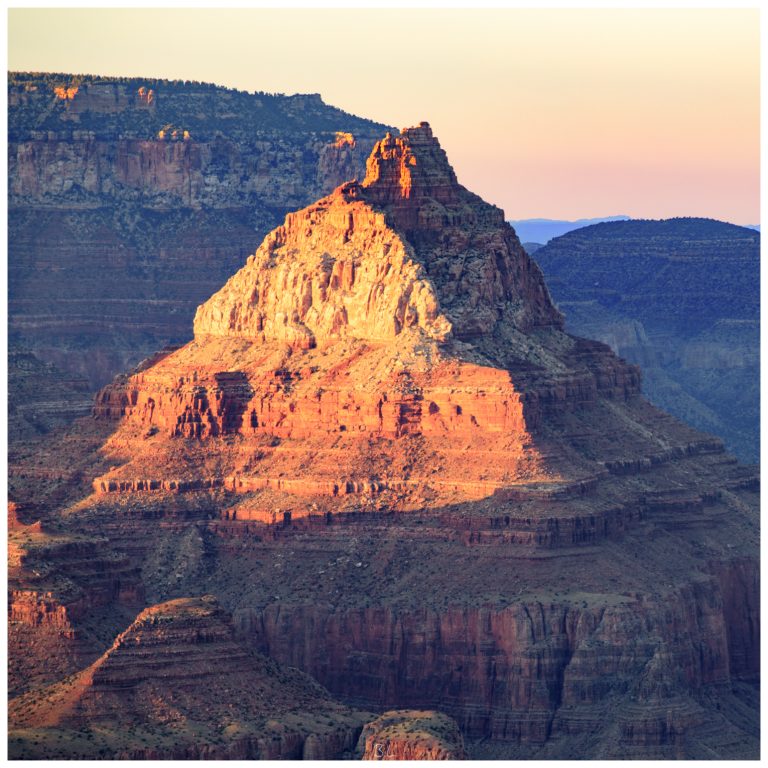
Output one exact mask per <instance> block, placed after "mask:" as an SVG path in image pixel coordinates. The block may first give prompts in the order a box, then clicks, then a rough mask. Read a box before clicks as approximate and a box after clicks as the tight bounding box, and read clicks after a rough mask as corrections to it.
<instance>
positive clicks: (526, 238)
mask: <svg viewBox="0 0 768 768" xmlns="http://www.w3.org/2000/svg"><path fill="white" fill-rule="evenodd" d="M631 218H632V217H631V216H604V217H597V218H592V219H574V220H573V221H568V220H567V219H509V223H510V224H511V225H512V226H513V227H514V228H515V232H516V233H517V236H518V237H519V238H520V242H522V243H524V244H525V245H526V249H527V250H528V252H529V253H534V252H535V251H536V248H537V247H538V246H540V245H544V244H545V243H548V242H549V241H550V240H551V239H552V238H553V237H560V235H565V234H566V233H568V232H572V231H573V230H574V229H580V228H581V227H588V226H591V225H592V224H602V223H604V222H607V221H629V220H630V219H631ZM744 226H746V227H747V228H748V229H756V230H757V231H758V232H759V231H760V225H759V224H746V225H744ZM529 243H530V244H531V245H532V246H533V247H532V248H528V247H527V246H528V244H529Z"/></svg>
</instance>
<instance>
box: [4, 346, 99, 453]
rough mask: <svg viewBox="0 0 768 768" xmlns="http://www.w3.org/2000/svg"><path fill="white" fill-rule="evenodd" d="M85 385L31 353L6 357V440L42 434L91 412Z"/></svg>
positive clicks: (16, 352) (15, 352)
mask: <svg viewBox="0 0 768 768" xmlns="http://www.w3.org/2000/svg"><path fill="white" fill-rule="evenodd" d="M92 400H93V395H92V394H91V392H90V390H89V386H88V382H87V381H85V380H84V379H80V378H77V377H74V376H72V375H67V374H65V373H64V372H63V371H61V370H59V369H58V368H56V366H53V365H50V364H46V363H44V362H43V361H42V360H40V359H39V358H37V357H36V356H35V355H33V354H32V353H31V352H27V351H24V350H20V349H11V350H10V351H9V354H8V437H9V439H10V440H11V441H12V442H14V441H19V440H26V439H29V438H30V437H33V436H36V435H40V434H45V433H46V432H50V430H51V429H54V428H56V427H58V426H62V425H64V424H68V423H70V422H71V421H72V420H73V419H76V418H78V417H81V416H86V415H87V414H88V413H90V410H91V404H92Z"/></svg>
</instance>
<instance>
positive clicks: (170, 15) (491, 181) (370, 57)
mask: <svg viewBox="0 0 768 768" xmlns="http://www.w3.org/2000/svg"><path fill="white" fill-rule="evenodd" d="M758 14H759V12H758V11H757V10H756V9H714V8H705V9H671V8H662V9H597V8H592V9H552V8H550V9H541V10H529V9H519V8H507V9H498V8H497V9H486V10H467V9H421V10H416V9H412V8H411V9H404V8H400V9H386V10H385V9H362V8H357V9H349V8H347V9H324V10H323V9H312V10H310V9H299V8H293V9H284V10H277V9H243V8H239V9H228V10H211V9H202V8H190V9H184V8H173V9H162V10H161V9H146V8H145V9H139V8H130V9H116V8H113V9H97V8H92V9H64V8H55V9H50V8H47V9H46V8H39V9H33V8H24V9H11V10H9V16H8V68H9V69H11V70H31V71H37V72H44V71H49V72H50V71H56V72H73V73H83V74H85V73H88V74H100V75H125V76H140V77H161V78H174V79H176V78H178V79H184V80H201V81H206V82H213V83H217V84H220V85H225V86H229V87H234V88H240V89H243V90H247V91H256V90H261V91H269V92H281V93H289V94H291V93H320V94H321V95H322V97H323V99H324V100H325V101H326V103H329V104H333V105H334V106H337V107H341V108H342V109H344V110H346V111H348V112H352V113H354V114H357V115H360V116H362V117H368V118H371V119H374V120H378V121H380V122H383V123H386V124H389V125H394V126H397V127H405V126H409V125H415V124H417V123H418V122H420V121H421V120H427V121H429V122H430V124H431V125H432V128H433V130H434V132H435V134H436V135H437V137H438V138H439V139H440V143H441V144H442V146H443V148H444V149H445V150H446V152H447V153H448V157H449V159H450V161H451V163H452V164H453V166H454V168H455V170H456V173H457V175H458V178H459V181H460V182H461V183H462V184H464V185H465V186H466V187H468V188H469V189H471V190H472V191H474V192H477V193H478V194H479V195H481V196H482V197H483V198H485V199H486V200H488V201H489V202H492V203H495V204H496V205H499V206H501V207H502V208H503V209H504V211H505V213H506V216H507V218H509V219H523V218H532V217H546V218H562V219H576V218H586V217H596V216H609V215H627V216H631V217H636V218H668V217H671V216H707V217H712V218H717V219H723V220H726V221H732V222H735V223H738V224H756V223H759V207H760V206H759V176H760V128H759V117H760V99H759V96H760V93H759V53H760V45H759V31H760V24H759V16H758Z"/></svg>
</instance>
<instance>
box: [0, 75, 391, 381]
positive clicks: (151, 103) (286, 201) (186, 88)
mask: <svg viewBox="0 0 768 768" xmlns="http://www.w3.org/2000/svg"><path fill="white" fill-rule="evenodd" d="M8 98H9V147H8V158H9V160H8V162H9V168H8V170H9V173H8V176H9V220H8V225H9V235H10V236H9V248H10V251H9V336H10V339H11V341H12V343H15V344H17V345H19V346H21V347H23V348H24V349H25V350H29V351H31V352H33V353H34V354H36V355H37V356H39V357H40V358H41V359H43V360H44V361H45V362H48V363H54V364H56V365H57V366H58V367H59V368H61V369H62V370H63V371H65V372H66V373H67V374H69V375H75V376H78V377H83V378H85V379H86V380H87V381H88V382H89V385H90V387H91V389H92V390H94V389H96V388H98V387H100V386H102V385H103V384H105V383H106V382H107V381H109V380H110V379H111V378H112V377H113V376H114V375H115V374H116V373H118V372H120V371H123V370H127V369H130V368H131V367H132V366H133V365H135V364H136V363H137V362H139V361H140V360H141V359H142V358H144V357H146V356H147V355H149V354H151V353H153V352H154V351H155V350H156V349H159V348H160V347H162V346H164V345H165V344H167V343H178V342H183V341H187V340H189V338H190V337H191V323H192V318H193V316H194V313H195V308H196V307H197V305H198V304H200V303H201V302H202V301H203V300H205V299H206V298H208V297H209V296H210V295H211V293H213V292H214V291H215V290H217V289H218V288H219V287H220V286H221V284H222V283H223V282H224V281H225V280H226V278H227V277H229V276H230V275H231V274H232V273H233V272H234V271H235V270H236V269H237V267H238V266H240V265H241V264H242V261H243V259H244V257H245V256H246V255H247V254H248V253H250V252H251V251H252V249H253V247H254V245H255V244H256V243H258V242H259V240H260V239H261V238H262V237H263V236H264V235H265V234H266V233H267V232H268V231H269V230H270V229H272V228H273V227H274V226H276V225H277V224H278V223H279V221H280V220H281V219H282V217H283V216H284V215H285V213H286V212H287V211H289V210H293V209H295V208H298V207H301V206H302V205H306V204H307V203H309V202H311V201H312V200H315V199H317V198H318V197H320V196H321V195H323V194H325V193H327V192H329V191H330V190H332V189H333V188H334V187H336V186H338V185H339V184H341V183H342V182H344V181H347V180H349V179H352V178H355V177H356V176H359V177H362V175H363V173H364V162H365V158H366V157H367V155H368V153H369V152H370V150H371V147H372V146H373V143H374V140H375V139H376V138H378V136H379V135H380V133H381V131H382V130H383V128H384V126H380V125H377V124H375V123H373V122H370V121H367V120H363V119H361V118H357V117H354V116H353V115H349V114H347V113H344V112H342V111H341V110H338V109H335V108H333V107H330V106H327V105H326V104H324V103H323V102H322V100H321V99H320V97H319V96H317V95H296V96H276V95H271V94H264V93H257V94H248V93H243V92H239V91H234V90H231V89H226V88H217V87H215V86H212V85H207V84H204V83H189V82H187V83H184V82H181V81H176V82H173V81H163V80H140V79H120V78H97V77H90V76H89V77H74V76H72V75H65V74H61V75H35V74H25V73H11V75H10V76H9V84H8ZM62 286H65V288H64V289H62Z"/></svg>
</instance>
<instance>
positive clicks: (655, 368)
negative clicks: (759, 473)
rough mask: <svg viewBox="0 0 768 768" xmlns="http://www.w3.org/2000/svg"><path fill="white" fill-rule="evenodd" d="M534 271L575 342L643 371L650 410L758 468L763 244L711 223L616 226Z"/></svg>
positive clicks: (589, 233) (554, 248)
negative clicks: (593, 342) (599, 344)
mask: <svg viewBox="0 0 768 768" xmlns="http://www.w3.org/2000/svg"><path fill="white" fill-rule="evenodd" d="M535 259H536V261H537V262H538V264H539V265H540V266H541V268H542V270H543V271H544V274H545V276H546V279H547V285H548V287H549V289H550V292H551V294H552V296H553V298H554V299H555V301H556V303H557V304H558V306H559V308H560V309H561V310H562V311H563V312H564V313H565V317H566V327H567V328H568V329H569V330H570V331H571V332H573V333H577V334H579V335H581V336H587V337H589V338H595V339H599V340H601V341H604V342H605V343H607V344H609V345H610V346H611V347H612V348H613V349H614V351H616V352H617V353H618V354H619V355H621V356H622V357H624V358H626V359H628V360H630V361H631V362H634V363H637V364H639V365H640V366H641V368H642V371H643V390H644V392H645V394H646V395H647V396H648V397H649V399H650V400H651V401H653V402H654V403H655V404H657V405H659V406H661V407H662V408H664V409H665V410H668V411H669V412H671V413H673V414H674V415H675V416H677V417H678V418H681V419H683V420H685V421H688V422H689V423H690V424H692V425H693V426H695V427H697V428H699V429H703V430H705V431H708V432H712V433H714V434H716V435H718V436H719V437H720V438H722V439H723V440H724V441H725V443H726V445H727V447H728V448H729V449H730V450H731V451H733V452H734V453H735V454H736V455H737V456H738V457H739V458H740V459H742V460H743V461H753V462H756V461H758V459H759V415H760V414H759V381H760V370H759V357H760V355H759V352H760V342H759V339H760V325H759V320H760V234H759V233H758V232H756V231H755V230H753V229H750V228H748V227H740V226H738V225H735V224H729V223H726V222H722V221H716V220H714V219H703V218H675V219H662V220H644V219H631V220H627V221H614V222H605V223H601V224H595V225H592V226H589V227H584V228H581V229H578V230H574V231H572V232H569V233H567V234H565V235H562V236H560V237H557V238H555V239H553V240H552V241H551V242H549V243H548V244H547V245H545V246H544V247H542V248H540V249H538V250H537V251H536V256H535Z"/></svg>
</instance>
